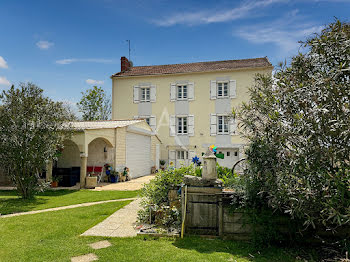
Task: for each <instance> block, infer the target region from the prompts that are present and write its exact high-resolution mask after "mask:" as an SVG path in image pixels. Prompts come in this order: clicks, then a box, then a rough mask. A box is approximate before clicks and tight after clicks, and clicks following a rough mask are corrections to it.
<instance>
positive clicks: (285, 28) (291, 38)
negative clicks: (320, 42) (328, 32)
mask: <svg viewBox="0 0 350 262" xmlns="http://www.w3.org/2000/svg"><path fill="white" fill-rule="evenodd" d="M297 13H298V11H297V10H294V11H292V12H290V13H289V14H287V16H285V17H284V18H282V19H278V20H275V21H272V22H269V23H262V24H255V25H250V26H244V27H240V28H239V29H238V30H235V31H234V32H233V35H234V36H237V35H238V36H239V37H241V38H243V39H246V40H247V41H249V42H252V43H255V44H266V43H271V44H273V45H275V46H277V47H278V48H279V51H280V53H281V54H282V53H283V54H284V56H286V55H290V54H295V53H296V52H297V51H298V48H299V47H300V44H299V43H298V41H300V40H305V39H306V38H307V37H309V36H311V35H312V34H313V33H319V32H320V31H321V30H322V28H323V27H322V26H319V25H316V24H314V23H310V22H305V21H303V20H302V19H301V17H298V15H297Z"/></svg>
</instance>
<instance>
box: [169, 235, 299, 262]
mask: <svg viewBox="0 0 350 262" xmlns="http://www.w3.org/2000/svg"><path fill="white" fill-rule="evenodd" d="M173 245H174V246H176V247H177V248H181V249H190V250H196V251H197V252H199V253H207V254H210V253H217V252H220V253H227V254H231V255H232V256H234V258H236V259H237V258H245V259H248V260H250V261H261V262H262V261H296V259H295V256H293V254H291V253H287V252H286V251H285V250H284V249H283V248H277V247H270V248H263V249H261V250H258V249H256V248H254V247H253V246H252V245H251V244H250V243H247V242H239V241H229V240H221V239H210V238H200V237H185V238H184V239H181V238H177V239H176V240H175V242H174V243H173ZM232 261H234V260H232Z"/></svg>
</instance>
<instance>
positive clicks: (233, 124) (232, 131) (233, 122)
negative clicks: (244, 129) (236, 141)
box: [230, 117, 237, 135]
mask: <svg viewBox="0 0 350 262" xmlns="http://www.w3.org/2000/svg"><path fill="white" fill-rule="evenodd" d="M236 128H237V125H236V119H234V118H233V117H231V118H230V134H231V135H235V134H236Z"/></svg>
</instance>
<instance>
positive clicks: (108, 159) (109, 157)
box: [87, 138, 114, 166]
mask: <svg viewBox="0 0 350 262" xmlns="http://www.w3.org/2000/svg"><path fill="white" fill-rule="evenodd" d="M104 148H106V149H107V153H106V154H105V153H104ZM88 152H89V153H88V161H87V165H88V166H104V165H105V164H107V163H108V164H110V165H113V163H114V148H112V147H110V146H108V144H107V143H106V142H105V141H104V140H103V139H102V138H97V139H95V140H93V141H92V142H90V144H89V151H88Z"/></svg>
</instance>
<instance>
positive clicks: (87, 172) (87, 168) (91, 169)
mask: <svg viewBox="0 0 350 262" xmlns="http://www.w3.org/2000/svg"><path fill="white" fill-rule="evenodd" d="M93 172H94V167H93V166H87V167H86V174H87V175H90V174H92V173H93Z"/></svg>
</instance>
